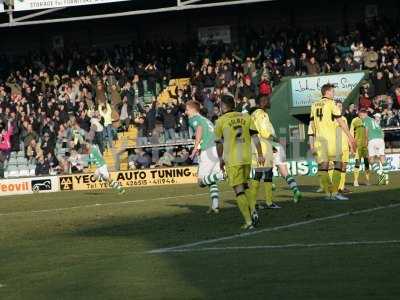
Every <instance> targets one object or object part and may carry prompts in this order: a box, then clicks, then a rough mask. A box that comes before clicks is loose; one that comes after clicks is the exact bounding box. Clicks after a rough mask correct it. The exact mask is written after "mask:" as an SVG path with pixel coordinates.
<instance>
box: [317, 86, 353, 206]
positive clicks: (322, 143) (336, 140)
mask: <svg viewBox="0 0 400 300" xmlns="http://www.w3.org/2000/svg"><path fill="white" fill-rule="evenodd" d="M321 93H322V99H321V100H319V101H316V102H314V103H313V104H312V106H311V114H310V126H311V127H312V132H313V133H314V135H315V137H314V143H310V147H311V151H312V152H313V153H316V157H317V162H318V175H319V176H320V180H321V184H322V186H323V189H324V192H325V194H326V197H327V199H334V200H348V198H347V197H344V196H343V195H341V194H339V193H338V190H339V185H340V179H341V173H342V171H343V170H345V169H344V167H343V166H344V164H343V163H342V160H343V157H342V155H343V148H342V141H341V140H342V133H341V131H343V132H344V134H346V136H347V138H348V141H349V144H350V147H351V150H352V152H354V151H355V140H354V138H353V137H352V135H351V134H350V130H349V128H348V126H347V125H346V123H344V122H343V120H342V118H341V117H342V113H341V111H340V109H339V108H338V107H337V105H336V104H335V101H334V100H333V97H334V86H333V85H331V84H324V85H323V86H322V88H321ZM329 161H333V162H334V165H335V168H334V171H333V175H332V180H331V179H330V178H329V173H328V168H329Z"/></svg>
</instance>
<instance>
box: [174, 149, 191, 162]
mask: <svg viewBox="0 0 400 300" xmlns="http://www.w3.org/2000/svg"><path fill="white" fill-rule="evenodd" d="M191 162H192V161H191V160H190V153H189V151H188V149H186V148H183V149H181V150H180V151H178V153H177V154H176V157H175V159H174V160H173V163H174V165H177V166H187V165H190V164H191Z"/></svg>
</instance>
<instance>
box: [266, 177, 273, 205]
mask: <svg viewBox="0 0 400 300" xmlns="http://www.w3.org/2000/svg"><path fill="white" fill-rule="evenodd" d="M264 186H265V202H266V203H267V205H268V206H271V205H272V182H264Z"/></svg>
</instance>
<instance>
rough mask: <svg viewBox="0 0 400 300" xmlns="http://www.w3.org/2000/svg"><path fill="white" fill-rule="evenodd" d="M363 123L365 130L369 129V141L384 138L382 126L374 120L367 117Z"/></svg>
mask: <svg viewBox="0 0 400 300" xmlns="http://www.w3.org/2000/svg"><path fill="white" fill-rule="evenodd" d="M363 123H364V126H365V128H367V129H368V141H371V140H375V139H383V138H384V134H383V130H382V128H381V126H380V125H379V124H378V123H376V121H375V120H374V119H372V118H370V117H365V119H364V120H363Z"/></svg>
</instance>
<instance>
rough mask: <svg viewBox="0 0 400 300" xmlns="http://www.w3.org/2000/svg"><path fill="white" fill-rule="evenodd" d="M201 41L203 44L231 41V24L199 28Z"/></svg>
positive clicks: (227, 42) (228, 42)
mask: <svg viewBox="0 0 400 300" xmlns="http://www.w3.org/2000/svg"><path fill="white" fill-rule="evenodd" d="M199 41H200V43H202V44H207V43H210V42H211V43H213V44H216V43H219V42H220V41H222V42H224V43H225V44H230V43H231V28H230V27H229V26H210V27H200V28H199Z"/></svg>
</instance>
